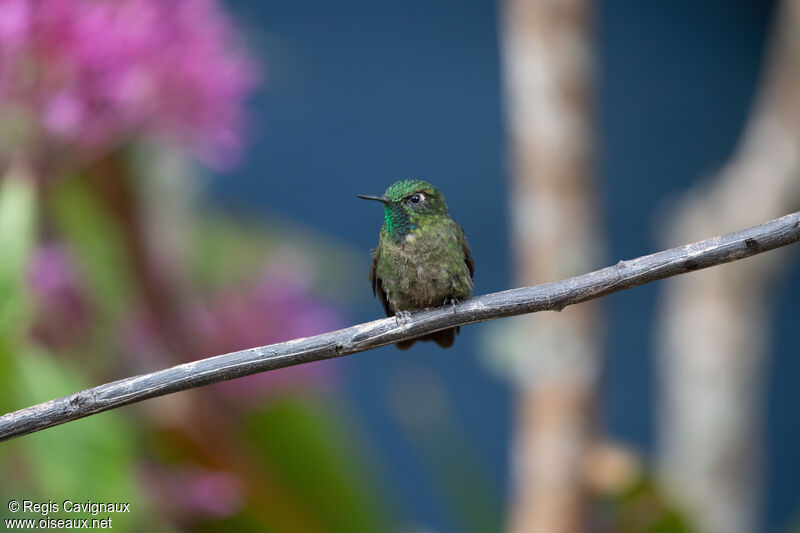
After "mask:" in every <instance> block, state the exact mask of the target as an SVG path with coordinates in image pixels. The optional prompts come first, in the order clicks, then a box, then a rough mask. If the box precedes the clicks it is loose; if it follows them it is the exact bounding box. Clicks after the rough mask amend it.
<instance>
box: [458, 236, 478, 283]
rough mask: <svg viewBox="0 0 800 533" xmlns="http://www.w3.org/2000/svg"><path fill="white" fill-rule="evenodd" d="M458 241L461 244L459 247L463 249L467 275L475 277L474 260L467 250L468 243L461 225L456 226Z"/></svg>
mask: <svg viewBox="0 0 800 533" xmlns="http://www.w3.org/2000/svg"><path fill="white" fill-rule="evenodd" d="M458 242H459V243H460V244H461V248H462V249H463V250H464V262H465V263H466V264H467V269H468V270H469V277H470V278H474V277H475V261H473V260H472V253H470V251H469V243H468V242H467V236H466V235H465V234H464V230H463V229H462V228H461V226H458Z"/></svg>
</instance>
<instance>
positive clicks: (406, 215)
mask: <svg viewBox="0 0 800 533" xmlns="http://www.w3.org/2000/svg"><path fill="white" fill-rule="evenodd" d="M358 197H359V198H363V199H364V200H376V201H378V202H381V203H382V204H383V213H384V219H385V220H384V227H385V229H386V231H387V232H388V233H389V235H390V236H391V237H392V239H393V240H395V241H397V242H400V241H402V240H403V239H404V238H405V237H406V235H408V234H409V233H410V232H412V231H414V230H416V229H418V228H419V227H420V226H424V225H425V224H426V223H429V222H433V221H435V220H437V219H439V218H440V217H443V216H444V217H447V216H448V214H447V204H446V203H445V201H444V196H443V195H442V193H441V191H440V190H439V189H437V188H436V187H434V186H433V185H431V184H430V183H428V182H427V181H422V180H400V181H397V182H395V183H392V184H391V185H390V186H389V188H388V189H386V192H385V193H383V196H364V195H361V194H359V195H358Z"/></svg>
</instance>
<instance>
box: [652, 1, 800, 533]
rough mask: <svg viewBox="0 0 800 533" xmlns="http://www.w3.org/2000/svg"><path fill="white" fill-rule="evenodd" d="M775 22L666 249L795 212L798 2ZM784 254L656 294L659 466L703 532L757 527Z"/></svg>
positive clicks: (799, 191) (799, 139)
mask: <svg viewBox="0 0 800 533" xmlns="http://www.w3.org/2000/svg"><path fill="white" fill-rule="evenodd" d="M776 23H777V24H776V27H775V30H774V34H773V40H772V43H771V48H770V49H769V55H768V56H767V61H766V68H765V70H764V75H763V80H762V82H761V86H760V88H759V93H758V95H757V98H756V101H755V106H754V108H753V111H752V114H751V117H750V119H749V122H748V124H747V127H746V129H745V131H744V135H743V137H742V140H741V142H740V146H739V147H738V149H737V151H736V153H735V155H734V156H733V157H732V159H731V160H730V162H729V163H728V164H727V165H726V166H725V167H724V168H723V169H722V171H721V172H720V173H719V174H718V175H717V176H716V177H715V178H714V179H713V180H711V182H710V183H704V184H701V185H699V186H697V187H696V188H695V190H693V191H690V193H689V194H688V195H687V197H686V198H684V199H683V201H682V203H681V204H680V206H679V208H678V209H676V210H670V211H671V213H672V215H671V218H672V220H674V224H673V225H672V227H671V228H669V230H668V239H669V241H670V242H671V243H684V242H690V241H691V240H692V239H695V238H697V237H700V236H703V235H706V236H707V235H713V234H716V233H724V232H727V231H733V230H736V229H739V228H743V227H746V226H748V225H750V224H753V223H757V222H758V221H760V220H767V219H769V218H770V217H773V216H775V215H780V214H782V213H785V212H787V211H790V210H793V209H797V206H798V204H800V0H784V1H783V2H781V3H780V4H779V5H778V9H777V17H776ZM754 246H757V243H754ZM787 254H788V252H777V253H772V254H765V255H763V256H759V257H755V258H752V259H748V260H747V261H742V262H737V263H736V264H731V265H724V266H721V267H719V268H713V269H709V270H705V271H702V272H698V273H694V274H690V275H687V276H680V277H678V278H675V279H674V280H671V281H669V282H668V283H667V284H666V285H664V289H663V293H662V294H663V300H662V302H661V310H660V331H659V357H660V360H659V361H660V372H659V376H660V379H661V383H660V402H659V403H660V409H661V412H660V437H659V445H660V456H659V463H660V464H659V468H660V473H661V477H662V479H663V481H664V482H665V483H666V486H667V487H668V489H669V490H670V491H671V493H672V494H673V495H674V497H675V498H676V499H677V500H678V501H679V503H680V504H682V505H683V507H684V508H685V509H686V511H688V512H689V513H690V516H691V517H692V519H693V520H694V521H695V523H696V524H697V526H698V529H699V531H702V532H714V533H716V532H718V533H739V532H741V533H744V532H751V531H756V530H757V527H758V523H759V503H760V496H761V495H760V487H761V484H760V477H761V476H760V474H761V468H760V460H759V457H760V446H761V438H760V435H761V430H762V427H761V424H762V419H763V409H762V407H763V406H762V402H763V393H764V379H765V364H766V358H767V354H768V350H769V333H770V332H769V328H770V324H771V316H770V312H771V302H770V298H769V297H770V288H772V287H773V286H774V285H775V282H776V277H777V276H779V274H780V273H781V271H782V270H783V268H784V266H785V264H786V261H787V259H788V257H787Z"/></svg>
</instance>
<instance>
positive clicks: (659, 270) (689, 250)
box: [0, 212, 800, 441]
mask: <svg viewBox="0 0 800 533" xmlns="http://www.w3.org/2000/svg"><path fill="white" fill-rule="evenodd" d="M798 240H800V212H797V213H793V214H790V215H786V216H784V217H781V218H778V219H775V220H772V221H770V222H767V223H765V224H761V225H760V226H756V227H753V228H749V229H746V230H743V231H739V232H736V233H731V234H728V235H724V236H721V237H713V238H711V239H706V240H704V241H700V242H696V243H694V244H687V245H685V246H679V247H677V248H671V249H669V250H665V251H662V252H658V253H654V254H651V255H647V256H643V257H639V258H637V259H632V260H629V261H620V262H619V263H617V264H616V265H615V266H611V267H607V268H604V269H602V270H597V271H595V272H590V273H588V274H583V275H581V276H576V277H574V278H569V279H565V280H562V281H557V282H554V283H547V284H544V285H537V286H535V287H522V288H518V289H511V290H507V291H503V292H496V293H492V294H485V295H483V296H479V297H476V298H472V299H470V300H467V301H466V302H463V303H461V304H458V305H456V307H455V309H453V308H452V307H450V306H447V307H440V308H436V309H430V310H426V311H420V312H418V313H414V314H413V315H411V318H409V319H408V320H406V321H405V322H404V323H403V322H401V321H398V320H395V319H394V318H385V319H383V320H376V321H373V322H367V323H365V324H359V325H356V326H351V327H349V328H345V329H340V330H338V331H333V332H330V333H324V334H322V335H316V336H314V337H305V338H301V339H295V340H291V341H287V342H281V343H278V344H272V345H269V346H262V347H259V348H251V349H249V350H241V351H238V352H232V353H229V354H225V355H218V356H216V357H209V358H208V359H201V360H199V361H193V362H191V363H185V364H182V365H177V366H174V367H172V368H167V369H165V370H159V371H158V372H153V373H150V374H144V375H141V376H134V377H130V378H125V379H121V380H119V381H114V382H112V383H107V384H105V385H100V386H98V387H94V388H91V389H87V390H84V391H81V392H78V393H76V394H73V395H71V396H65V397H63V398H58V399H55V400H51V401H49V402H45V403H41V404H39V405H34V406H32V407H27V408H25V409H20V410H19V411H15V412H12V413H8V414H6V415H3V416H2V417H0V441H4V440H8V439H12V438H14V437H19V436H22V435H27V434H28V433H33V432H35V431H39V430H41V429H45V428H48V427H51V426H56V425H59V424H63V423H65V422H69V421H72V420H77V419H79V418H83V417H85V416H89V415H93V414H95V413H100V412H103V411H108V410H110V409H115V408H117V407H121V406H123V405H127V404H131V403H135V402H139V401H142V400H147V399H149V398H155V397H157V396H164V395H166V394H172V393H174V392H179V391H182V390H187V389H192V388H195V387H200V386H202V385H210V384H212V383H218V382H220V381H226V380H230V379H235V378H239V377H243V376H248V375H250V374H256V373H259V372H266V371H269V370H275V369H278V368H284V367H288V366H293V365H299V364H302V363H310V362H313V361H321V360H324V359H332V358H335V357H341V356H344V355H350V354H353V353H357V352H363V351H365V350H370V349H372V348H377V347H379V346H385V345H387V344H393V343H395V342H397V341H401V340H406V339H411V338H414V337H418V336H420V335H424V334H426V333H431V332H434V331H439V330H442V329H446V328H451V327H453V326H463V325H466V324H474V323H476V322H482V321H486V320H494V319H496V318H503V317H509V316H516V315H522V314H526V313H534V312H537V311H560V310H561V309H563V308H564V307H566V306H568V305H573V304H577V303H581V302H585V301H588V300H593V299H595V298H599V297H601V296H605V295H607V294H611V293H614V292H619V291H622V290H625V289H630V288H632V287H636V286H639V285H643V284H645V283H649V282H651V281H656V280H659V279H664V278H667V277H670V276H675V275H678V274H685V273H687V272H692V271H694V270H699V269H702V268H707V267H711V266H715V265H719V264H722V263H728V262H730V261H735V260H738V259H743V258H745V257H749V256H751V255H756V254H759V253H761V252H766V251H768V250H772V249H774V248H778V247H781V246H786V245H788V244H792V243H794V242H797V241H798Z"/></svg>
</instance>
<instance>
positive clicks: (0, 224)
mask: <svg viewBox="0 0 800 533" xmlns="http://www.w3.org/2000/svg"><path fill="white" fill-rule="evenodd" d="M35 227H36V193H35V190H34V182H33V180H32V179H31V178H30V176H28V175H27V174H26V173H25V172H24V171H23V170H22V169H21V168H19V167H12V168H11V170H10V172H9V173H8V174H7V175H6V176H5V177H4V178H3V179H2V181H0V251H2V252H1V253H2V260H1V261H0V343H4V344H6V349H8V347H9V346H10V345H11V344H12V343H14V342H16V341H17V340H18V339H17V337H18V335H19V332H20V331H21V330H22V327H23V325H24V324H25V322H26V320H27V318H28V317H27V315H28V313H29V312H30V308H29V305H28V297H27V288H26V283H25V281H26V279H25V275H26V267H27V265H28V260H29V257H30V254H31V250H32V248H33V243H34V237H35ZM0 350H2V348H0Z"/></svg>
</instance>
